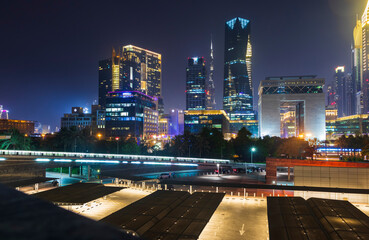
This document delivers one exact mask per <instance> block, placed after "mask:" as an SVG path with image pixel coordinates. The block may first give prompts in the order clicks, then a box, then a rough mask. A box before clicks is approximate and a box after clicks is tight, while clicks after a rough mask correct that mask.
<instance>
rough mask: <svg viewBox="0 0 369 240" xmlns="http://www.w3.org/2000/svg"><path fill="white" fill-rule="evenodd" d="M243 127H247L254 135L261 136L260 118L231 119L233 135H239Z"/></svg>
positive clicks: (230, 130)
mask: <svg viewBox="0 0 369 240" xmlns="http://www.w3.org/2000/svg"><path fill="white" fill-rule="evenodd" d="M241 128H246V129H247V130H249V131H250V132H251V134H252V137H254V138H257V137H259V121H258V120H230V121H229V133H230V134H231V136H232V137H233V136H237V134H238V131H240V130H241Z"/></svg>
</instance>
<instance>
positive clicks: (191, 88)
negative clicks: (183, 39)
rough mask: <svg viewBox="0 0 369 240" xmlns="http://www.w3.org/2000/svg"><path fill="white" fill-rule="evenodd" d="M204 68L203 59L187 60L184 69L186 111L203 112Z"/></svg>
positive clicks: (204, 92) (204, 105) (205, 100)
mask: <svg viewBox="0 0 369 240" xmlns="http://www.w3.org/2000/svg"><path fill="white" fill-rule="evenodd" d="M206 89H207V86H206V67H205V59H204V58H203V57H201V58H199V57H193V58H188V65H187V68H186V109H187V110H205V109H206V104H207V96H206Z"/></svg>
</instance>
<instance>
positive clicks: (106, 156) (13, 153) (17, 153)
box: [0, 150, 233, 164]
mask: <svg viewBox="0 0 369 240" xmlns="http://www.w3.org/2000/svg"><path fill="white" fill-rule="evenodd" d="M0 156H3V157H4V156H34V157H48V158H49V157H57V158H58V157H59V158H77V159H82V158H88V159H106V160H114V159H116V160H138V161H168V162H188V163H194V162H196V163H215V164H217V163H219V164H230V163H232V162H233V161H232V160H228V159H212V158H190V157H168V156H152V155H129V154H106V153H82V152H50V151H25V150H0Z"/></svg>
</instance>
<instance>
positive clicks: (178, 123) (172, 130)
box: [169, 109, 184, 136]
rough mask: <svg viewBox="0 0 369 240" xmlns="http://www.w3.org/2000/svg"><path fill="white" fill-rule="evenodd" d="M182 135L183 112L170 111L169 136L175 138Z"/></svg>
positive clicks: (177, 110) (178, 110)
mask: <svg viewBox="0 0 369 240" xmlns="http://www.w3.org/2000/svg"><path fill="white" fill-rule="evenodd" d="M183 133H184V111H183V110H181V109H171V110H170V112H169V135H170V136H177V135H182V134H183Z"/></svg>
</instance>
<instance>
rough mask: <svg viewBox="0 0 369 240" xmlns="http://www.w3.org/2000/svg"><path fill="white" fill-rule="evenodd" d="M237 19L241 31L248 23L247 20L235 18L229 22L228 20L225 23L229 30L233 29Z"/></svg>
mask: <svg viewBox="0 0 369 240" xmlns="http://www.w3.org/2000/svg"><path fill="white" fill-rule="evenodd" d="M237 19H238V21H240V23H241V27H242V29H244V28H245V27H246V26H247V24H248V23H249V22H250V21H249V20H247V19H244V18H240V17H236V18H233V19H231V20H229V21H228V22H227V25H228V27H230V28H231V29H233V28H234V24H235V23H236V21H237Z"/></svg>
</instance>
